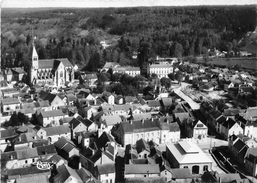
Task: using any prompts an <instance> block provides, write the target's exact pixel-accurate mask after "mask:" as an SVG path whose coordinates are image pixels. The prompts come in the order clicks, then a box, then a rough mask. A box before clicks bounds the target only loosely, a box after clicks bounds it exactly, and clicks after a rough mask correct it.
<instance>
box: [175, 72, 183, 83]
mask: <svg viewBox="0 0 257 183" xmlns="http://www.w3.org/2000/svg"><path fill="white" fill-rule="evenodd" d="M175 79H176V80H177V81H178V82H181V81H182V79H183V73H182V72H181V71H177V72H176V74H175Z"/></svg>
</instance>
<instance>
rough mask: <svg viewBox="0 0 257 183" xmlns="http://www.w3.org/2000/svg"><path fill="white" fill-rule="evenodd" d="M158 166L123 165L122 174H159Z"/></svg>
mask: <svg viewBox="0 0 257 183" xmlns="http://www.w3.org/2000/svg"><path fill="white" fill-rule="evenodd" d="M159 173H160V168H159V165H158V164H125V171H124V174H125V175H128V174H159Z"/></svg>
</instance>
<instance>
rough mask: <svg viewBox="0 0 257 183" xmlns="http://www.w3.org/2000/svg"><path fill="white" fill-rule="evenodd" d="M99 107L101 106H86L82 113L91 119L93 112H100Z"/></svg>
mask: <svg viewBox="0 0 257 183" xmlns="http://www.w3.org/2000/svg"><path fill="white" fill-rule="evenodd" d="M98 109H99V107H98V106H97V107H95V106H88V107H85V108H84V110H83V112H82V115H83V116H84V117H85V118H87V119H91V118H92V116H93V114H94V113H96V112H98Z"/></svg>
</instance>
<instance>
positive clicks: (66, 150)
mask: <svg viewBox="0 0 257 183" xmlns="http://www.w3.org/2000/svg"><path fill="white" fill-rule="evenodd" d="M54 146H55V148H56V150H57V152H58V154H59V155H60V156H61V157H63V158H64V159H65V160H69V159H70V158H72V157H73V156H79V150H78V149H77V148H76V146H75V145H74V144H73V143H71V142H70V141H68V140H66V139H65V138H64V137H61V138H60V139H59V140H58V141H57V142H55V143H54Z"/></svg>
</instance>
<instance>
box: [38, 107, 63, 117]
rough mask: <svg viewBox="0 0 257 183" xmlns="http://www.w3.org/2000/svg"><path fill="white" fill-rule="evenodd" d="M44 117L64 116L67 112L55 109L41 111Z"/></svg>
mask: <svg viewBox="0 0 257 183" xmlns="http://www.w3.org/2000/svg"><path fill="white" fill-rule="evenodd" d="M41 115H42V116H43V118H48V117H55V116H64V115H65V114H64V113H63V112H62V110H60V109H59V110H53V111H41Z"/></svg>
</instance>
